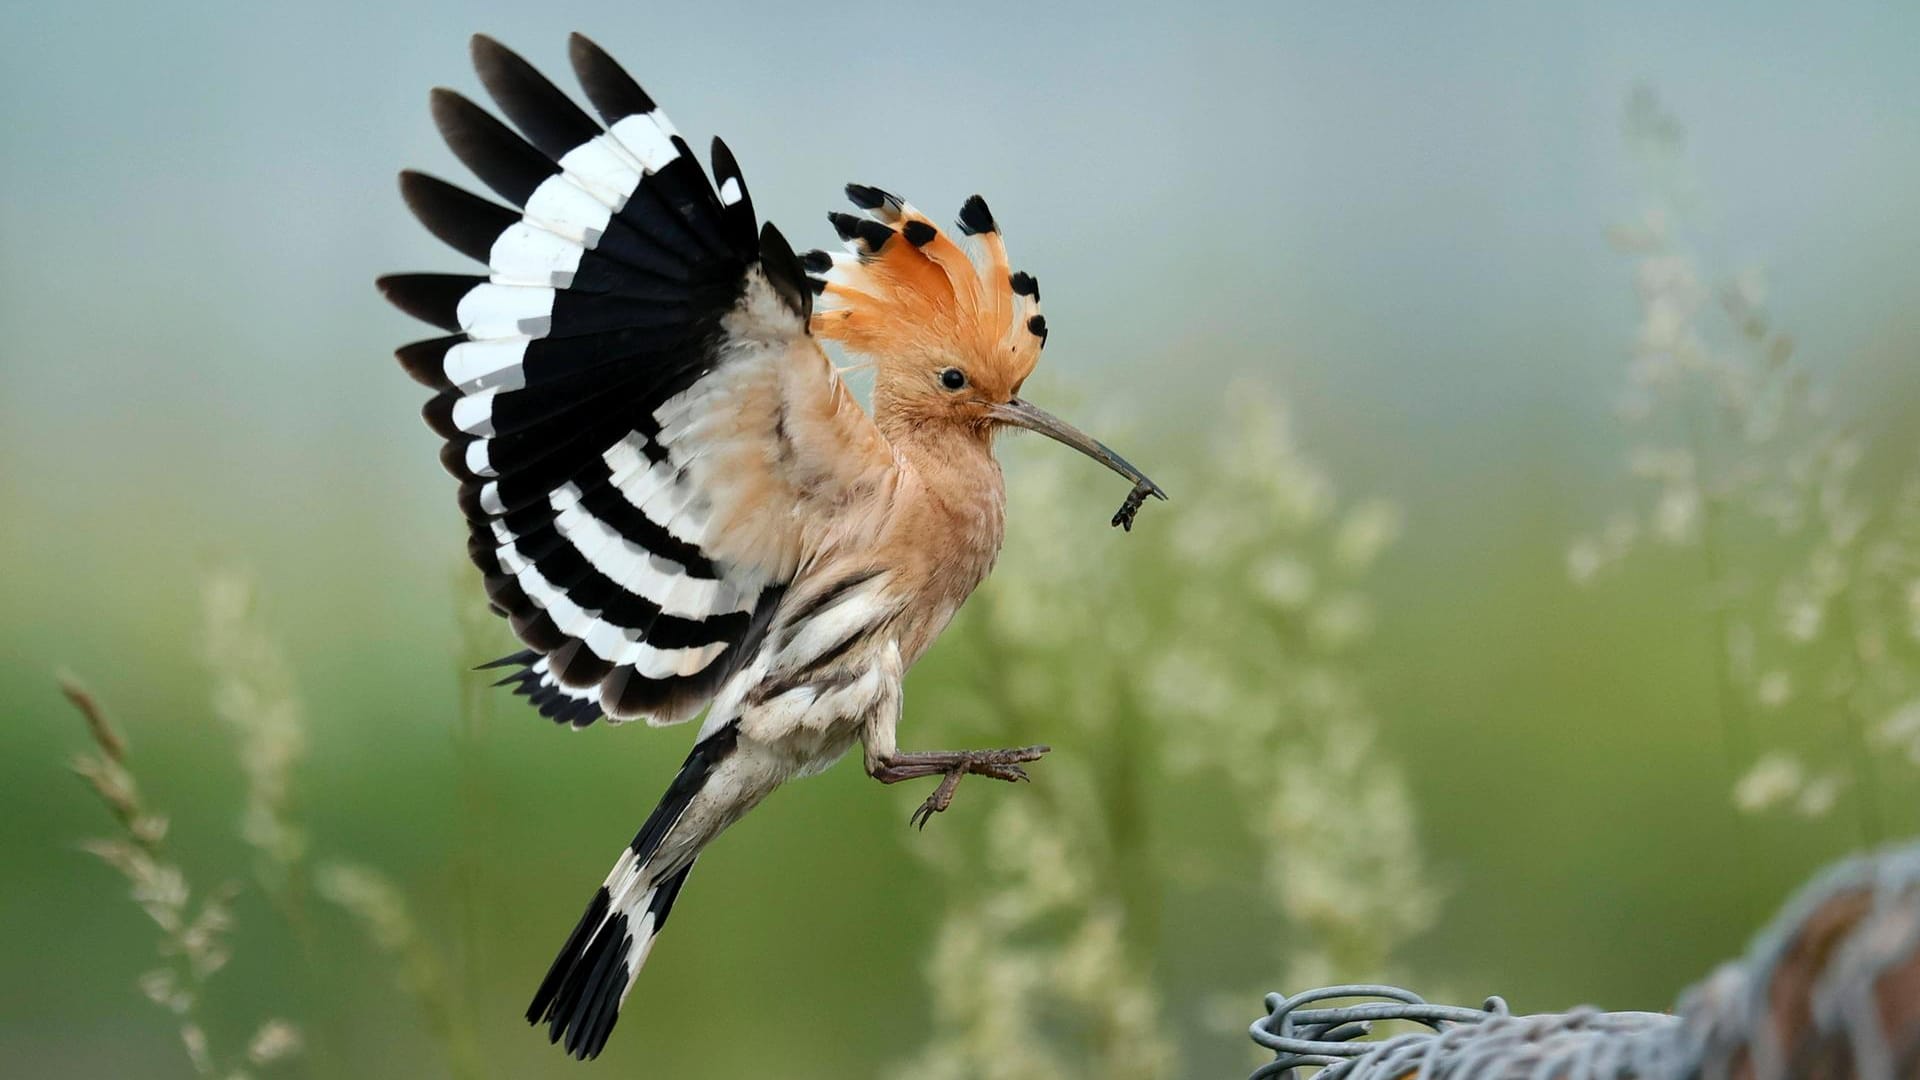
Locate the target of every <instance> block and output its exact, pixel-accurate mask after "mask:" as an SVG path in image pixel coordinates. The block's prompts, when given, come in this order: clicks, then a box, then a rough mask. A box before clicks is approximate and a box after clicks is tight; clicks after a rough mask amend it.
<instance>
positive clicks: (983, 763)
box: [867, 746, 1051, 829]
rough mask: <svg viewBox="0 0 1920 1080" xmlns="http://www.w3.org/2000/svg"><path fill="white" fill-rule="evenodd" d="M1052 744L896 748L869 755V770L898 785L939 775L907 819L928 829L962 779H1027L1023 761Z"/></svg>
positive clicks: (947, 804) (1034, 758)
mask: <svg viewBox="0 0 1920 1080" xmlns="http://www.w3.org/2000/svg"><path fill="white" fill-rule="evenodd" d="M1049 749H1051V747H1046V746H1022V747H1018V748H1015V749H1007V750H920V751H903V750H896V751H893V752H892V753H886V754H877V755H873V756H872V757H870V758H869V760H868V762H867V773H868V775H870V776H872V777H873V778H874V779H875V780H878V781H880V782H881V783H883V784H897V783H899V782H900V781H902V780H915V779H918V778H920V777H923V776H939V777H940V786H939V787H937V788H935V789H933V794H931V795H929V796H927V801H926V802H923V803H921V804H920V806H919V807H918V808H917V809H915V810H914V812H913V816H912V817H910V818H908V820H909V821H910V822H912V824H914V825H915V826H916V827H918V828H922V829H924V828H926V827H927V822H928V821H929V820H931V819H932V817H933V815H935V814H938V813H940V812H941V811H943V810H945V809H946V808H947V807H949V806H951V805H953V793H954V791H955V790H956V789H958V788H959V787H960V778H961V777H963V776H966V775H967V774H969V773H971V774H973V775H975V776H990V777H992V778H994V779H995V780H1005V781H1008V782H1010V783H1011V782H1013V781H1018V780H1025V779H1027V770H1025V769H1023V768H1021V767H1020V763H1021V762H1026V761H1038V760H1040V755H1042V754H1044V753H1046V752H1047V751H1048V750H1049Z"/></svg>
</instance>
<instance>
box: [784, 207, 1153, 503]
mask: <svg viewBox="0 0 1920 1080" xmlns="http://www.w3.org/2000/svg"><path fill="white" fill-rule="evenodd" d="M847 198H848V199H850V200H852V202H853V204H854V205H855V206H856V207H858V208H859V209H860V210H862V211H864V214H844V213H834V214H829V215H827V218H828V220H829V221H831V222H832V223H833V227H834V229H835V231H837V232H838V233H839V234H840V238H841V239H842V240H843V241H845V242H846V247H847V251H848V253H847V254H844V255H842V254H829V253H827V252H824V251H810V252H808V253H807V254H806V255H804V256H802V259H801V261H802V264H803V265H804V266H805V268H806V270H807V273H808V276H809V277H810V278H811V279H812V282H813V287H814V290H815V292H816V293H817V294H818V295H819V298H818V300H817V301H816V302H815V304H814V309H813V322H812V327H813V333H814V336H816V337H819V338H822V339H825V340H829V341H837V342H839V343H840V344H841V345H843V346H844V347H845V348H846V349H847V351H849V352H851V353H854V354H857V355H858V356H860V357H861V358H863V359H864V360H865V361H867V362H868V363H870V364H871V365H872V366H873V369H874V385H873V409H874V414H875V419H876V420H877V421H879V423H880V424H881V426H882V428H883V430H887V431H889V432H900V431H910V430H914V429H924V428H934V429H940V428H945V429H947V430H951V431H960V432H965V433H969V434H972V435H974V436H977V437H978V438H980V439H981V440H983V441H984V440H987V439H990V438H991V437H992V435H993V434H994V432H996V431H998V430H1000V429H1002V428H1006V427H1019V428H1025V429H1027V430H1029V431H1037V432H1039V433H1040V434H1042V435H1046V436H1048V437H1050V438H1053V439H1057V440H1059V441H1060V442H1063V443H1065V444H1067V445H1068V446H1071V447H1073V448H1074V449H1076V450H1079V451H1080V452H1081V453H1084V454H1086V455H1087V456H1088V457H1091V458H1093V459H1094V460H1096V461H1099V462H1100V463H1102V464H1104V465H1106V466H1107V467H1108V468H1110V469H1112V470H1113V471H1115V472H1117V473H1119V474H1121V475H1122V476H1125V477H1126V478H1127V479H1129V480H1132V481H1133V482H1134V484H1135V489H1136V491H1141V492H1144V493H1146V494H1153V495H1156V496H1158V497H1160V498H1163V499H1164V498H1166V494H1165V493H1164V492H1162V491H1161V490H1160V488H1159V485H1157V484H1155V483H1154V482H1153V481H1152V480H1149V479H1147V477H1146V475H1145V474H1144V473H1142V472H1141V471H1140V470H1139V469H1136V468H1134V467H1133V466H1132V465H1131V464H1129V463H1128V462H1127V460H1126V459H1125V458H1122V457H1121V456H1120V455H1118V454H1116V453H1114V452H1113V451H1112V450H1111V449H1109V448H1108V447H1107V446H1106V445H1105V444H1103V443H1101V442H1100V441H1099V440H1097V439H1094V438H1092V437H1090V436H1088V435H1087V434H1085V433H1084V432H1082V431H1080V430H1079V429H1078V428H1075V427H1074V426H1073V425H1071V424H1069V423H1067V422H1066V421H1064V420H1062V419H1060V418H1059V417H1057V416H1054V415H1052V414H1051V413H1048V412H1047V411H1045V410H1044V409H1041V408H1039V407H1038V406H1036V405H1033V404H1031V403H1030V402H1028V401H1026V400H1025V399H1023V398H1021V397H1020V387H1021V385H1022V384H1023V383H1025V382H1026V380H1027V376H1028V375H1031V374H1032V373H1033V369H1034V367H1035V365H1037V364H1038V363H1039V362H1040V350H1041V349H1042V348H1043V347H1044V346H1045V345H1046V343H1047V319H1046V316H1044V315H1042V314H1041V313H1040V284H1039V282H1037V281H1035V280H1034V278H1033V275H1031V274H1028V273H1024V272H1014V271H1012V270H1010V269H1009V267H1008V264H1007V249H1006V245H1005V244H1004V243H1003V242H1002V240H1001V238H1000V227H999V224H998V223H997V222H995V221H994V218H993V213H992V211H990V210H988V209H987V204H986V200H984V199H982V198H981V197H980V196H978V195H975V196H973V197H972V198H970V199H968V200H967V201H966V203H965V205H963V206H962V207H961V208H960V218H959V221H958V222H957V227H958V229H959V231H960V233H961V236H962V238H963V240H964V241H965V245H964V246H963V245H962V244H961V243H956V242H955V241H954V240H953V238H951V237H949V236H948V235H947V233H946V232H945V230H943V229H941V228H940V227H939V226H937V225H935V224H934V223H933V222H932V221H931V220H929V219H928V218H927V216H926V215H925V214H923V213H921V212H920V211H919V210H917V209H915V208H914V207H913V206H912V205H911V204H909V203H907V202H905V201H903V200H901V199H900V198H899V197H898V196H895V195H892V194H889V193H887V192H885V191H881V190H880V189H879V188H872V187H867V186H865V185H862V184H848V185H847ZM1142 497H1144V494H1143V495H1142Z"/></svg>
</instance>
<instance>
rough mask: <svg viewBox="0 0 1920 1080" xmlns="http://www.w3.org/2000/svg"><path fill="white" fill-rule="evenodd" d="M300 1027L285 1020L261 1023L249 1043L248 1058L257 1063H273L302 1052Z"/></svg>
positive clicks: (263, 1064) (262, 1064) (261, 1064)
mask: <svg viewBox="0 0 1920 1080" xmlns="http://www.w3.org/2000/svg"><path fill="white" fill-rule="evenodd" d="M301 1045H302V1039H301V1037H300V1029H299V1028H297V1027H295V1026H293V1025H292V1024H291V1023H288V1022H287V1021H285V1020H277V1019H276V1020H269V1021H267V1022H266V1023H264V1024H261V1025H260V1030H258V1031H256V1032H254V1033H253V1038H252V1040H251V1041H249V1042H248V1043H247V1060H248V1061H250V1062H252V1063H253V1064H255V1065H260V1066H265V1065H273V1064H277V1063H278V1062H282V1061H285V1060H287V1059H288V1058H290V1057H293V1056H294V1055H295V1054H298V1053H299V1052H300V1047H301Z"/></svg>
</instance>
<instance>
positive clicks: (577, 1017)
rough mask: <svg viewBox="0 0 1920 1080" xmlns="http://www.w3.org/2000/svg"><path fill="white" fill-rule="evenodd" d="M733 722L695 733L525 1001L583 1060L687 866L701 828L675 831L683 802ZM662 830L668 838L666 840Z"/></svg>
mask: <svg viewBox="0 0 1920 1080" xmlns="http://www.w3.org/2000/svg"><path fill="white" fill-rule="evenodd" d="M739 731H740V725H739V723H738V721H735V722H733V723H729V724H727V725H725V726H723V727H721V728H720V729H719V730H717V731H715V732H713V733H712V734H711V735H708V736H707V737H706V738H704V739H702V740H701V741H700V743H699V745H697V746H695V747H694V748H693V752H692V753H691V754H688V755H687V760H686V763H685V764H683V765H682V766H680V772H679V774H678V775H676V776H675V777H674V778H673V783H672V784H670V785H668V786H667V793H666V794H665V795H664V796H662V797H661V799H660V805H658V806H656V807H654V809H653V813H652V814H651V815H649V816H648V817H647V821H646V824H644V825H642V826H640V831H639V832H638V833H636V834H635V835H634V838H633V843H631V844H629V845H627V850H626V851H625V852H624V853H622V854H621V856H620V861H619V862H617V863H615V864H614V867H613V872H612V873H611V874H608V875H607V880H606V883H605V884H604V885H601V886H600V888H599V890H598V891H596V892H595V893H594V894H593V900H592V902H590V903H589V904H588V905H587V910H586V913H585V914H583V915H581V916H580V922H579V924H578V925H576V926H575V927H574V928H573V933H572V935H571V936H569V937H568V938H567V943H566V944H565V945H564V946H562V947H561V949H560V955H559V956H557V957H555V958H554V961H553V966H552V967H551V968H549V969H548V970H547V977H546V978H545V979H544V980H542V981H541V983H540V989H539V990H538V991H536V992H535V993H534V995H533V1002H532V1004H530V1005H528V1006H527V1022H528V1023H530V1024H534V1025H536V1026H537V1025H539V1024H546V1025H547V1035H548V1038H549V1039H550V1040H551V1041H552V1042H554V1043H561V1044H563V1045H564V1046H565V1047H566V1050H567V1053H569V1054H572V1055H573V1056H574V1057H577V1058H579V1059H581V1060H582V1061H585V1060H587V1059H589V1058H593V1057H597V1056H599V1053H600V1051H601V1050H602V1049H604V1048H605V1047H606V1045H607V1036H608V1035H610V1034H612V1032H613V1025H614V1023H615V1022H616V1021H618V1020H619V1019H620V1006H621V1005H622V1004H624V1003H625V1001H626V999H627V993H628V991H630V990H632V989H633V983H634V980H635V978H636V977H638V975H639V973H640V968H641V966H642V965H643V964H645V963H646V962H647V954H648V953H649V952H651V951H652V949H653V939H654V938H655V937H656V936H658V935H659V933H660V929H661V928H662V927H664V926H665V925H666V924H667V916H668V915H669V914H670V913H671V912H672V911H673V902H674V899H675V898H676V897H678V896H679V895H680V887H681V886H682V885H684V884H685V883H686V880H687V874H688V873H689V872H690V871H691V870H692V869H693V861H694V858H695V856H696V855H697V854H698V849H699V848H700V847H701V846H702V845H703V844H704V843H705V842H706V841H707V840H710V839H712V835H711V832H712V831H717V830H710V829H708V828H697V831H698V832H701V833H706V834H707V835H699V836H684V835H676V834H675V828H676V827H677V826H679V825H681V823H682V820H683V818H685V816H686V813H687V809H688V807H689V806H691V805H692V804H693V801H694V798H695V797H696V796H697V795H699V794H700V792H701V790H702V789H703V788H704V787H705V786H706V785H707V782H708V780H709V779H711V778H712V776H713V774H714V770H715V769H716V768H717V767H718V766H719V765H720V763H721V762H723V761H724V760H726V758H727V756H728V755H730V754H731V753H733V750H734V747H735V746H736V745H738V743H739ZM669 837H672V839H673V842H672V843H668V842H667V841H668V839H669Z"/></svg>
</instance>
